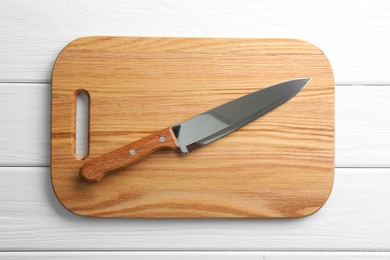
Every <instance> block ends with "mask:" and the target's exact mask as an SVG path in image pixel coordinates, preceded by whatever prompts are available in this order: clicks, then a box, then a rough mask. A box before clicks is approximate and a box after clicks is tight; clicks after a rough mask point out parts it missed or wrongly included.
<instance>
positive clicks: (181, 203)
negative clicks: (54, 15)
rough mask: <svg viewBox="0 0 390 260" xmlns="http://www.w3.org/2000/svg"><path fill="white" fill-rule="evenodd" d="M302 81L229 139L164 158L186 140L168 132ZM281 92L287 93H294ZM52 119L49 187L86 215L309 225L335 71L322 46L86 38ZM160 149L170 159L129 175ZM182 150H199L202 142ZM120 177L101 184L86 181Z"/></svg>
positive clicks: (73, 55)
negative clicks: (82, 121) (80, 107)
mask: <svg viewBox="0 0 390 260" xmlns="http://www.w3.org/2000/svg"><path fill="white" fill-rule="evenodd" d="M275 46H277V47H275ZM124 57H125V58H124ZM281 64H283V65H282V66H281ZM199 75H201V77H199ZM307 77H310V78H311V80H310V82H309V83H308V84H307V85H306V86H305V88H304V89H302V90H301V91H300V92H299V93H296V92H295V93H296V94H297V95H296V96H295V97H294V98H292V99H291V100H289V101H288V102H286V103H284V104H283V105H282V106H280V107H278V108H276V109H274V110H273V111H272V112H271V113H268V114H266V115H264V117H262V118H260V119H258V120H254V121H253V122H251V123H250V124H248V125H245V126H244V127H242V128H240V129H237V130H236V131H234V132H233V133H231V134H229V136H228V137H226V138H222V139H220V140H218V141H216V142H213V143H212V144H210V145H207V147H205V148H203V149H199V150H196V151H193V152H190V155H187V156H186V155H184V154H183V153H177V152H173V151H168V150H173V149H178V148H179V147H178V144H177V142H180V141H181V140H182V139H180V137H179V138H178V141H176V139H175V137H174V134H173V132H172V129H170V128H169V127H170V126H173V125H174V124H177V123H179V122H182V121H184V120H187V119H189V118H191V117H193V116H195V115H198V114H200V113H203V112H205V111H208V110H209V109H212V108H215V107H216V106H218V105H221V104H224V103H226V102H228V101H231V100H234V99H236V98H239V97H242V96H244V95H246V94H249V93H253V92H255V91H257V90H259V89H260V88H266V87H268V86H270V85H274V84H278V83H282V82H285V81H288V80H291V79H298V78H307ZM306 82H307V81H305V83H304V84H303V85H301V86H300V87H301V88H302V87H303V86H304V85H305V84H306ZM301 84H302V83H301ZM278 88H279V91H281V92H282V93H283V95H286V88H288V86H286V85H283V86H279V87H278ZM81 89H82V90H85V91H88V93H89V96H90V97H91V98H90V108H89V112H90V116H89V118H90V119H89V125H90V126H89V139H90V141H89V155H88V158H86V159H85V160H80V158H78V157H77V156H75V155H74V146H75V139H74V133H75V129H74V127H75V119H74V118H75V112H74V110H75V109H74V106H75V95H76V94H75V93H77V92H79V91H80V90H81ZM299 90H300V88H299ZM283 91H284V92H283ZM290 91H291V89H290ZM259 99H260V98H259ZM261 102H268V100H267V99H264V100H261ZM251 113H252V114H253V113H254V111H251ZM231 114H234V111H232V110H231V109H230V113H229V115H223V113H222V114H221V113H219V112H215V113H211V114H210V115H208V116H207V117H204V121H202V122H203V124H202V123H201V122H199V123H198V124H200V126H199V127H200V128H198V129H197V131H195V132H202V128H203V131H204V129H205V128H208V127H209V125H208V124H210V121H209V118H210V117H214V116H216V117H217V121H218V124H220V125H221V123H222V124H224V122H229V121H231V120H237V119H236V118H234V116H232V115H231ZM205 118H206V119H205ZM51 120H52V126H51V134H52V136H51V169H52V171H51V177H52V183H53V186H54V190H55V193H56V196H57V197H58V198H59V199H60V200H61V203H62V204H63V205H64V206H66V207H67V208H68V209H69V210H71V211H72V212H74V213H75V214H79V215H82V216H99V217H123V218H140V217H146V218H182V217H187V218H190V217H191V218H203V217H209V218H237V217H241V218H277V217H278V218H287V217H303V216H307V215H310V214H313V213H314V212H316V211H317V210H318V209H320V208H321V207H322V205H323V204H324V203H325V201H326V200H327V198H328V196H329V194H330V191H331V189H332V185H333V176H334V149H335V148H334V81H333V73H332V69H331V67H330V64H329V62H328V60H327V58H326V57H325V56H324V55H323V53H322V52H321V50H320V49H318V48H317V47H315V46H313V45H311V44H309V43H307V42H303V41H299V40H291V39H262V40H258V39H222V38H197V39H194V38H158V37H84V38H80V39H77V40H75V41H73V42H72V43H71V44H69V45H68V46H67V47H66V48H65V49H64V50H63V51H62V52H61V55H60V56H59V57H58V58H57V61H56V64H55V69H54V70H53V82H52V117H51ZM161 129H164V130H161ZM185 129H186V126H185V125H181V127H180V132H185ZM187 129H188V127H187ZM211 129H212V127H211ZM209 131H210V130H209ZM152 133H153V134H152ZM184 135H186V134H185V133H184ZM160 136H164V138H165V142H164V143H161V142H160V141H159V138H160ZM141 138H144V139H143V140H142V141H139V140H140V139H141ZM190 138H191V137H190ZM183 139H184V140H186V139H188V138H186V137H184V138H183ZM160 145H161V146H164V147H165V148H166V149H165V150H166V151H159V152H156V153H154V154H152V155H150V156H148V158H146V159H145V160H144V161H143V162H140V163H137V164H135V165H132V166H131V167H124V166H125V165H126V162H127V163H128V164H130V162H131V161H133V159H134V160H136V161H139V160H141V159H140V157H146V154H148V153H152V151H153V150H158V149H157V148H155V147H158V146H160ZM180 145H181V149H183V146H184V147H185V148H186V146H187V147H191V146H192V147H193V146H199V144H198V140H195V141H194V143H187V144H183V143H181V144H180ZM182 145H183V146H182ZM121 147H122V148H121ZM119 148H120V149H119ZM167 148H168V149H167ZM131 149H133V150H134V154H133V155H130V154H129V151H130V150H131ZM188 149H189V150H190V148H188ZM114 150H115V151H114ZM113 151H114V152H113ZM107 153H110V155H108V154H107ZM100 156H102V157H100ZM98 157H100V158H98ZM93 159H95V161H94V163H92V161H91V160H93ZM81 167H83V168H82V170H83V174H84V175H83V177H84V180H83V179H81V178H80V177H79V171H80V168H81ZM103 169H104V170H103ZM116 169H120V171H116V172H115V174H111V175H110V176H107V177H105V178H104V179H103V180H102V181H100V182H99V183H95V184H93V185H91V184H90V183H87V182H86V181H85V179H87V180H89V181H91V180H94V179H100V178H101V177H102V176H104V174H105V172H109V171H112V170H116ZM101 171H103V172H101ZM101 194H104V196H101Z"/></svg>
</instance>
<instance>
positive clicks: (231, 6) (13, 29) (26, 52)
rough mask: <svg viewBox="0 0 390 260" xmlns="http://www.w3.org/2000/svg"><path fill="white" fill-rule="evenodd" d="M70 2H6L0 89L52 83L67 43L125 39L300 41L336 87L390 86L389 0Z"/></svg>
mask: <svg viewBox="0 0 390 260" xmlns="http://www.w3.org/2000/svg"><path fill="white" fill-rule="evenodd" d="M69 1H70V3H69ZM69 1H64V2H63V1H52V0H36V1H28V2H26V1H24V0H12V1H11V0H8V1H0V10H2V13H1V15H0V24H1V25H2V26H1V28H0V36H1V41H0V57H1V59H0V68H1V72H0V81H2V82H50V75H51V70H52V65H53V63H54V61H55V57H56V55H57V54H58V52H59V51H60V50H61V49H62V48H63V46H64V45H65V44H67V43H68V42H69V41H71V40H73V39H76V38H78V37H83V36H93V35H112V36H117V35H118V36H120V35H122V36H176V37H220V38H221V37H229V38H299V39H304V40H307V41H309V42H311V43H313V44H314V45H316V46H318V47H319V48H321V49H322V50H323V51H324V52H325V53H326V55H327V56H328V58H329V60H330V61H331V64H332V67H333V70H334V75H335V80H336V83H339V84H340V83H347V84H349V83H354V84H356V83H369V84H370V83H389V82H390V73H388V71H390V63H389V62H388V61H389V60H390V48H389V47H388V46H390V37H389V34H388V33H387V32H388V31H390V16H389V15H388V13H389V3H388V1H387V0H374V1H368V0H345V1H340V0H319V1H307V0H298V1H289V0H281V1H258V0H246V1H242V2H241V1H240V2H239V3H237V1H236V0H224V1H216V0H213V1H197V0H188V1H174V0H168V3H162V2H161V1H159V0H148V1H145V0H132V1H125V0H121V1H119V2H117V3H115V4H112V2H111V1H110V0H83V1H77V0H69Z"/></svg>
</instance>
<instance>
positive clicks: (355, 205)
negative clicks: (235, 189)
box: [0, 167, 390, 251]
mask: <svg viewBox="0 0 390 260" xmlns="http://www.w3.org/2000/svg"><path fill="white" fill-rule="evenodd" d="M389 182H390V169H356V168H350V169H336V175H335V184H334V187H333V191H332V194H331V196H330V199H329V201H328V202H327V203H326V204H325V206H324V208H322V209H321V210H320V211H319V212H317V213H316V214H314V215H312V216H310V217H306V218H300V219H257V220H256V219H252V220H234V219H230V220H228V219H224V220H223V219H222V220H221V219H220V220H211V219H203V220H200V219H198V220H189V219H177V220H145V219H115V218H114V219H112V218H111V219H110V218H109V219H103V218H85V217H79V216H76V215H73V214H72V213H70V212H69V211H67V210H66V209H64V208H63V207H62V206H61V205H60V203H59V202H58V200H57V199H56V198H55V196H54V194H53V191H52V188H51V183H50V176H49V168H38V167H26V168H18V167H11V168H5V167H2V168H0V212H1V214H0V223H1V225H0V234H1V236H0V250H3V251H4V250H12V251H15V250H298V251H302V250H319V251H323V250H336V251H345V250H361V251H367V250H369V251H389V250H390V222H389V221H388V220H389V218H390V207H388V206H387V205H388V198H389V196H390V189H389V188H388V184H389Z"/></svg>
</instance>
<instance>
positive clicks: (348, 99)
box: [0, 83, 390, 168]
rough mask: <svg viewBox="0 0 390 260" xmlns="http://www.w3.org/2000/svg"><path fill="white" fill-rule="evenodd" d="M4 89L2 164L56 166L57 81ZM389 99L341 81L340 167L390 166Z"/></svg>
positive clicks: (389, 94)
mask: <svg viewBox="0 0 390 260" xmlns="http://www.w3.org/2000/svg"><path fill="white" fill-rule="evenodd" d="M0 91H1V93H2V95H1V96H0V104H1V106H2V108H4V109H3V110H4V111H6V110H7V111H8V110H9V111H13V113H0V121H1V122H2V124H0V132H1V133H2V136H3V138H0V146H1V148H2V149H0V167H1V166H5V167H6V166H15V167H18V166H50V109H48V107H50V98H51V85H49V84H28V83H0ZM15 100H17V101H15ZM389 100H390V85H336V86H335V106H336V107H337V109H336V110H335V130H336V132H335V136H336V138H335V154H336V157H335V166H336V167H365V168H367V167H390V160H389V158H390V135H389V131H390V103H389V102H388V101H389ZM20 104H23V105H22V106H21V105H20ZM362 104H368V105H367V106H363V105H362ZM140 137H141V136H140Z"/></svg>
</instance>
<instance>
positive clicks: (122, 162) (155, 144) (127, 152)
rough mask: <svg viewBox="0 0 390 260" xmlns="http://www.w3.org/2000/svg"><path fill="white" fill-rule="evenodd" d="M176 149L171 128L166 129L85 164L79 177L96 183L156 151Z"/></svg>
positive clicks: (175, 141) (177, 146) (176, 145)
mask: <svg viewBox="0 0 390 260" xmlns="http://www.w3.org/2000/svg"><path fill="white" fill-rule="evenodd" d="M178 148H179V145H178V143H177V140H176V137H175V135H174V133H173V131H172V128H171V127H168V128H166V129H163V130H161V131H158V132H154V133H152V134H151V135H149V136H146V137H144V138H142V139H140V140H138V141H135V142H133V143H131V144H128V145H126V146H123V147H122V148H119V149H117V150H114V151H112V152H109V153H106V154H103V155H101V156H100V157H97V158H95V159H92V160H90V161H88V162H86V163H85V164H84V165H83V166H82V167H81V168H80V177H81V178H82V179H84V180H85V181H87V182H97V181H100V180H101V179H102V178H103V177H104V176H106V175H108V174H110V173H111V172H113V171H115V170H119V169H123V168H125V167H127V166H129V165H131V164H135V163H137V162H139V161H141V160H142V159H143V158H145V157H146V156H148V155H150V154H152V153H154V152H156V151H158V150H164V149H170V150H176V149H178Z"/></svg>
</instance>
